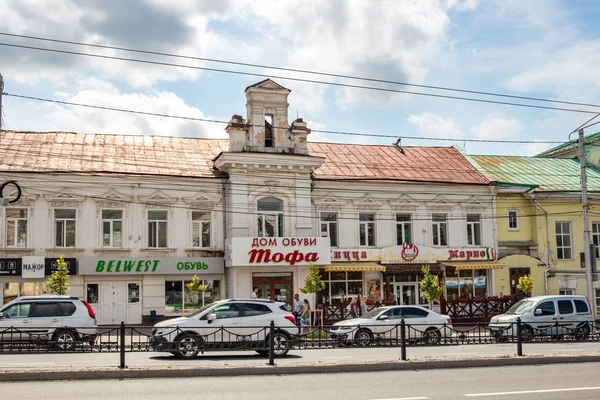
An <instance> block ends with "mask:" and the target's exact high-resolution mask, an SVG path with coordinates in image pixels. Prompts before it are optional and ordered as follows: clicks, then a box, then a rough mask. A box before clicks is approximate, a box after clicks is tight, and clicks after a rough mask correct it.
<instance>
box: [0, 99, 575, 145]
mask: <svg viewBox="0 0 600 400" xmlns="http://www.w3.org/2000/svg"><path fill="white" fill-rule="evenodd" d="M4 95H5V96H10V97H16V98H20V99H27V100H35V101H43V102H48V103H55V104H61V105H67V106H75V107H85V108H92V109H97V110H105V111H116V112H123V113H129V114H139V115H146V116H152V117H163V118H174V119H182V120H187V121H196V122H210V123H217V124H229V121H223V120H218V119H210V118H197V117H186V116H181V115H172V114H162V113H152V112H146V111H138V110H129V109H123V108H116V107H106V106H98V105H92V104H83V103H73V102H68V101H61V100H55V99H46V98H42V97H33V96H25V95H19V94H14V93H4ZM247 126H259V127H262V126H263V125H257V124H247ZM276 129H288V127H276ZM311 131H312V132H319V133H327V134H332V135H347V136H364V137H376V138H388V139H396V138H401V139H414V140H435V141H446V142H460V141H462V142H481V143H515V144H519V143H520V144H530V143H544V144H563V143H564V142H559V141H536V140H495V139H461V138H437V137H423V136H405V135H393V136H390V135H382V134H376V133H361V132H345V131H333V130H326V129H311ZM188 139H198V138H190V137H188ZM206 139H209V138H206Z"/></svg>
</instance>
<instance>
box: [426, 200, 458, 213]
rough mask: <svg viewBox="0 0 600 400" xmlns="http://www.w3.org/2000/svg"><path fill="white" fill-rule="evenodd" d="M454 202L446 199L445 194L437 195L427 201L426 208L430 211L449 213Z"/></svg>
mask: <svg viewBox="0 0 600 400" xmlns="http://www.w3.org/2000/svg"><path fill="white" fill-rule="evenodd" d="M454 204H455V202H453V201H450V200H448V199H447V198H446V197H445V196H437V197H436V198H435V199H433V200H432V201H431V202H430V203H429V205H428V208H429V210H430V211H439V212H447V213H449V212H450V211H452V207H453V206H454Z"/></svg>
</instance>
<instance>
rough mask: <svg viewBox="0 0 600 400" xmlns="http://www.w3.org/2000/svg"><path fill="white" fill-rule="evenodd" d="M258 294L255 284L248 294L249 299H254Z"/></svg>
mask: <svg viewBox="0 0 600 400" xmlns="http://www.w3.org/2000/svg"><path fill="white" fill-rule="evenodd" d="M257 294H258V288H257V287H256V286H254V289H252V293H251V294H250V298H251V299H256V298H257V296H256V295H257Z"/></svg>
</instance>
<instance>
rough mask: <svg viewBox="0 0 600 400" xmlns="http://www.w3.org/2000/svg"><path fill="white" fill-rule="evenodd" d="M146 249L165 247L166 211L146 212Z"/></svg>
mask: <svg viewBox="0 0 600 400" xmlns="http://www.w3.org/2000/svg"><path fill="white" fill-rule="evenodd" d="M148 247H149V248H154V249H156V248H166V247H167V211H148Z"/></svg>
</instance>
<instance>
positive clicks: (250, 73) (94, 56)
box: [0, 42, 599, 114]
mask: <svg viewBox="0 0 600 400" xmlns="http://www.w3.org/2000/svg"><path fill="white" fill-rule="evenodd" d="M0 46H6V47H14V48H21V49H29V50H37V51H46V52H53V53H61V54H70V55H76V56H82V57H93V58H100V59H106V60H120V61H128V62H135V63H142V64H152V65H162V66H169V67H178V68H186V69H193V70H201V71H210V72H219V73H226V74H234V75H245V76H256V77H260V78H271V79H279V80H288V81H296V82H304V83H314V84H319V85H329V86H336V87H346V88H353V89H365V90H373V91H377V92H388V93H402V94H411V95H416V96H426V97H435V98H442V99H449V100H462V101H470V102H476V103H487V104H496V105H506V106H515V107H526V108H535V109H541V110H552V111H566V112H575V113H582V114H596V113H598V111H593V110H582V109H575V108H563V107H550V106H542V105H535V104H524V103H511V102H507V101H497V100H486V99H477V98H472V97H462V96H450V95H443V94H437V93H424V92H416V91H410V90H400V89H391V88H383V87H373V86H364V85H355V84H349V83H341V82H327V81H319V80H315V79H306V78H293V77H289V76H277V75H272V74H261V73H256V72H245V71H233V70H226V69H220V68H209V67H200V66H195V65H186V64H175V63H169V62H162V61H151V60H141V59H137V58H128V57H118V56H108V55H102V54H93V53H82V52H78V51H69V50H59V49H51V48H45V47H36V46H25V45H18V44H11V43H2V42H0ZM593 107H599V106H596V105H594V106H593Z"/></svg>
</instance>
